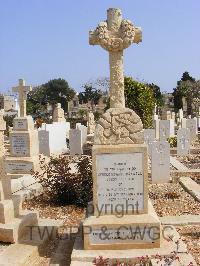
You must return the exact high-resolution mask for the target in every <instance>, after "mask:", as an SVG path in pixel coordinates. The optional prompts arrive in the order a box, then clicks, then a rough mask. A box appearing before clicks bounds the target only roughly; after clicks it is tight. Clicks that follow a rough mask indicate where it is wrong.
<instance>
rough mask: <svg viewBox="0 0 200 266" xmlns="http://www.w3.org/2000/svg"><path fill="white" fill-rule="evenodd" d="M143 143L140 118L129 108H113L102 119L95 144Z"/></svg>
mask: <svg viewBox="0 0 200 266" xmlns="http://www.w3.org/2000/svg"><path fill="white" fill-rule="evenodd" d="M133 143H143V125H142V122H141V120H140V118H139V116H138V115H137V114H136V113H135V112H134V111H133V110H131V109H128V108H121V109H119V108H111V109H109V110H107V112H106V113H105V114H103V116H102V117H101V118H100V120H99V121H98V123H97V127H96V130H95V136H94V144H108V145H109V144H133Z"/></svg>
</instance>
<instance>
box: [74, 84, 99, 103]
mask: <svg viewBox="0 0 200 266" xmlns="http://www.w3.org/2000/svg"><path fill="white" fill-rule="evenodd" d="M83 88H84V91H83V92H80V93H79V96H78V97H79V102H80V103H88V102H89V101H90V102H91V105H92V107H93V106H94V105H97V104H98V102H99V99H100V98H101V96H102V92H101V90H100V89H95V88H93V87H92V85H91V84H85V85H83Z"/></svg>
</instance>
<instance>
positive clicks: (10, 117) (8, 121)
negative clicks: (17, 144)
mask: <svg viewBox="0 0 200 266" xmlns="http://www.w3.org/2000/svg"><path fill="white" fill-rule="evenodd" d="M15 117H16V115H5V116H4V120H5V121H6V131H5V134H6V136H8V135H9V127H13V120H14V118H15Z"/></svg>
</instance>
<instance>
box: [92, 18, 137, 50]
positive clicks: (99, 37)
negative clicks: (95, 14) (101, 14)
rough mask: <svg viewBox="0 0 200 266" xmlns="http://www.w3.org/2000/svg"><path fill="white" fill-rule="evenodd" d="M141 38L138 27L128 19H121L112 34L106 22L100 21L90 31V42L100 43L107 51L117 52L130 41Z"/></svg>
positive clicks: (133, 41) (128, 44) (130, 42)
mask: <svg viewBox="0 0 200 266" xmlns="http://www.w3.org/2000/svg"><path fill="white" fill-rule="evenodd" d="M141 40H142V32H141V30H140V28H138V27H135V26H134V25H133V24H132V22H131V21H130V20H125V19H124V20H122V22H121V26H120V29H119V31H118V32H116V33H115V34H113V32H110V31H109V30H108V25H107V22H106V21H104V22H100V23H99V25H98V26H97V28H96V30H94V31H91V32H90V44H100V45H101V47H102V48H104V49H105V50H107V51H109V52H119V51H123V50H124V49H126V48H128V47H129V46H130V45H131V44H132V43H139V42H141Z"/></svg>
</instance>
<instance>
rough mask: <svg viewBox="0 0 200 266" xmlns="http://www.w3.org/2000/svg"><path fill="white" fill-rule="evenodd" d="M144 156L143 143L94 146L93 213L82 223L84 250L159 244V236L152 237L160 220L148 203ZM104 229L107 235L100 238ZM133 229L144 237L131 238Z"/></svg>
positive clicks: (155, 233)
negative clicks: (107, 236)
mask: <svg viewBox="0 0 200 266" xmlns="http://www.w3.org/2000/svg"><path fill="white" fill-rule="evenodd" d="M147 156H148V155H147V146H146V145H144V144H129V145H128V144H120V145H94V146H93V154H92V158H93V208H94V216H91V217H89V218H87V219H86V220H85V221H84V223H83V228H84V248H85V249H86V250H87V249H94V250H101V249H103V250H108V249H111V250H112V249H120V250H121V249H131V248H145V247H146V248H154V247H159V246H160V236H159V237H157V238H156V239H153V238H155V236H158V234H159V232H160V222H159V219H158V217H157V215H156V214H155V212H154V210H153V207H152V206H151V205H150V204H148V188H147V186H148V180H147V178H148V169H147V160H148V158H147ZM153 228H154V229H153ZM88 230H89V231H88ZM104 230H106V232H107V233H108V235H109V236H110V238H108V239H106V237H105V238H104V239H102V237H101V236H102V234H103V233H104ZM135 231H137V232H136V234H139V232H140V233H141V234H142V233H144V238H140V237H139V236H137V237H136V236H135V237H133V238H131V232H132V233H133V232H135ZM150 231H151V233H150V236H149V235H148V233H149V232H150ZM152 239H153V240H152Z"/></svg>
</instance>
